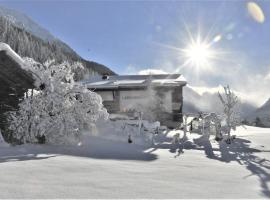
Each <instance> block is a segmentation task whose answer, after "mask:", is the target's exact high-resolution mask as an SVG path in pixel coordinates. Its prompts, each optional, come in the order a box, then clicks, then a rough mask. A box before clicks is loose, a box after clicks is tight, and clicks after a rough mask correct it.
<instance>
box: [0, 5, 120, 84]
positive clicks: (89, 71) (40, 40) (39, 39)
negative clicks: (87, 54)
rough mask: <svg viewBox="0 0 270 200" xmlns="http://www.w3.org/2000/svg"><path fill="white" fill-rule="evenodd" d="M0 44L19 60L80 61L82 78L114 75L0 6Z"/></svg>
mask: <svg viewBox="0 0 270 200" xmlns="http://www.w3.org/2000/svg"><path fill="white" fill-rule="evenodd" d="M0 41H1V42H5V43H7V44H9V45H10V46H11V48H12V49H14V50H15V52H16V53H18V54H19V55H20V56H22V57H31V58H33V59H35V60H36V61H38V62H41V63H43V62H45V61H46V60H48V59H55V60H56V61H58V62H62V61H64V60H67V61H70V62H76V61H79V62H82V63H83V65H84V67H85V71H84V73H82V74H84V76H83V77H77V78H78V79H83V78H88V77H89V76H91V75H93V74H109V75H110V74H115V73H114V72H113V71H111V70H110V69H109V68H107V67H106V66H104V65H102V64H98V63H96V62H93V61H88V60H85V59H83V58H81V57H80V56H79V55H78V54H77V53H76V52H75V51H73V50H72V49H71V48H70V47H69V46H68V45H67V44H65V43H64V42H62V41H61V40H59V39H57V38H55V37H54V36H53V35H51V34H50V33H49V32H48V31H47V30H45V29H44V28H42V27H40V26H39V25H38V24H37V23H35V22H34V21H33V20H31V19H30V18H29V17H27V16H26V15H24V14H22V13H20V12H17V11H14V10H11V9H6V8H3V7H0Z"/></svg>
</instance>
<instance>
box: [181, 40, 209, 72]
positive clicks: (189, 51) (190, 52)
mask: <svg viewBox="0 0 270 200" xmlns="http://www.w3.org/2000/svg"><path fill="white" fill-rule="evenodd" d="M183 51H184V53H185V56H186V58H187V61H188V62H189V63H191V64H193V65H196V66H197V67H203V66H205V65H207V64H208V63H209V60H210V59H211V57H212V54H213V53H212V51H211V49H210V45H209V44H206V43H203V42H201V41H200V40H198V41H196V42H193V43H192V44H190V45H189V46H188V47H187V48H186V49H184V50H183Z"/></svg>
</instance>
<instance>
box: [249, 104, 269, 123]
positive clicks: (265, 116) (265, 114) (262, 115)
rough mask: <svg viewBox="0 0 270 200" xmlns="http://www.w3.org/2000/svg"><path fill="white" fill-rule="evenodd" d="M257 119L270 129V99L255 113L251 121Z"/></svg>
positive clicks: (251, 116)
mask: <svg viewBox="0 0 270 200" xmlns="http://www.w3.org/2000/svg"><path fill="white" fill-rule="evenodd" d="M256 118H259V119H260V120H261V123H262V126H263V125H265V126H267V127H270V99H268V100H267V101H266V102H265V103H264V104H263V105H262V106H261V107H259V108H258V109H256V110H255V112H253V113H252V114H251V115H250V117H249V119H250V120H252V121H254V120H256Z"/></svg>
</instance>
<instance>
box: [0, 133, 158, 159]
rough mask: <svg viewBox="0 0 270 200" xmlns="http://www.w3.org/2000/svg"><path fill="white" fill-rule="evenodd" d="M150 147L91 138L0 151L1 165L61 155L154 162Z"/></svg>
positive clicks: (154, 157) (21, 146) (155, 156)
mask: <svg viewBox="0 0 270 200" xmlns="http://www.w3.org/2000/svg"><path fill="white" fill-rule="evenodd" d="M148 148H149V146H147V147H146V146H139V145H135V144H133V143H131V144H129V143H128V142H126V143H125V142H119V141H112V140H107V139H101V138H98V137H91V138H90V139H89V141H88V142H87V143H86V144H82V145H81V146H75V145H73V146H72V145H20V146H15V147H8V148H3V150H2V151H1V150H0V163H3V162H14V161H27V160H42V159H47V158H52V157H56V156H61V155H68V156H76V157H85V158H94V159H113V160H137V161H153V160H156V159H157V155H156V154H153V153H151V152H145V150H146V149H148Z"/></svg>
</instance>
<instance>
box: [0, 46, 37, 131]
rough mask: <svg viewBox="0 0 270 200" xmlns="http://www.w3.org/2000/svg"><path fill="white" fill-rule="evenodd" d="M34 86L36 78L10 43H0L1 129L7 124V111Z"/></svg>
mask: <svg viewBox="0 0 270 200" xmlns="http://www.w3.org/2000/svg"><path fill="white" fill-rule="evenodd" d="M30 88H34V79H33V77H32V75H31V73H30V72H29V71H28V70H27V69H26V68H25V65H24V62H23V60H22V59H21V57H20V56H18V54H16V53H15V52H14V51H13V50H12V49H11V48H10V47H9V45H7V44H5V43H0V129H4V127H5V126H6V118H5V115H4V114H5V112H8V111H11V110H14V109H16V108H17V106H18V103H19V99H20V98H22V97H23V95H24V92H26V91H27V90H28V89H30Z"/></svg>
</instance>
